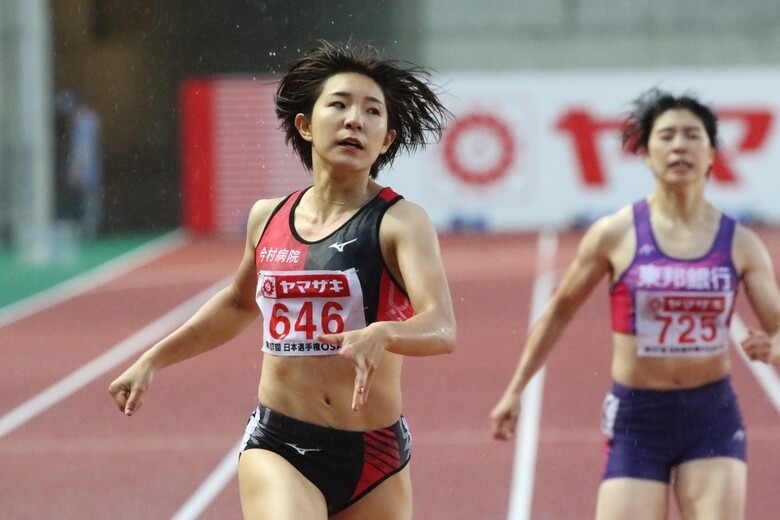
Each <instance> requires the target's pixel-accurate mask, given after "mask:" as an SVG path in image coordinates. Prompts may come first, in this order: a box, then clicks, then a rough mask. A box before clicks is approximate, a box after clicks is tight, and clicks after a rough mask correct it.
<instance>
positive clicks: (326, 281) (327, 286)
mask: <svg viewBox="0 0 780 520" xmlns="http://www.w3.org/2000/svg"><path fill="white" fill-rule="evenodd" d="M306 189H309V188H306ZM305 192H306V190H301V191H297V192H295V193H293V194H291V195H289V196H287V197H286V198H285V200H283V201H282V202H281V203H280V204H279V205H278V206H277V207H276V208H275V209H274V211H273V212H272V214H271V216H270V218H269V220H268V223H267V224H266V227H265V229H264V230H263V234H262V236H261V237H260V241H259V242H258V244H257V247H256V248H255V266H256V268H257V304H258V306H259V307H260V311H261V313H262V315H263V348H262V350H263V352H267V353H269V354H273V355H277V356H322V355H332V354H338V350H339V348H340V347H339V346H338V345H329V344H326V343H321V342H319V341H317V336H318V335H319V334H332V333H340V332H344V331H349V330H355V329H360V328H363V327H365V326H366V325H369V324H371V323H373V322H375V321H404V320H406V319H408V318H410V317H411V316H412V314H413V310H412V305H411V302H410V301H409V298H408V296H407V294H406V292H405V291H404V290H403V289H402V288H401V286H400V284H399V283H398V282H397V281H396V280H395V279H394V278H393V276H392V275H391V274H390V271H389V270H388V269H387V266H386V265H385V262H384V259H383V257H382V251H381V249H380V245H379V225H380V223H381V222H382V217H383V216H384V214H385V212H386V211H387V210H388V209H389V208H390V207H391V206H392V205H393V204H395V203H396V202H398V201H399V200H401V199H402V198H403V197H401V196H400V195H398V194H397V193H395V192H394V191H393V190H392V189H390V188H383V189H382V191H380V192H379V194H378V195H377V196H376V197H374V198H373V199H372V200H371V201H369V202H368V203H367V204H366V205H365V206H363V207H362V208H361V209H360V210H358V212H357V213H355V215H353V216H352V218H350V220H349V221H347V222H346V223H345V224H344V225H343V226H341V227H340V228H339V229H337V230H336V231H334V232H333V233H332V234H331V235H329V236H327V237H325V238H323V239H322V240H318V241H316V242H309V241H306V240H304V239H303V238H301V237H300V235H298V233H297V232H296V230H295V226H294V218H293V217H294V213H295V208H296V207H297V206H298V204H299V202H300V200H301V197H302V195H303V194H304V193H305Z"/></svg>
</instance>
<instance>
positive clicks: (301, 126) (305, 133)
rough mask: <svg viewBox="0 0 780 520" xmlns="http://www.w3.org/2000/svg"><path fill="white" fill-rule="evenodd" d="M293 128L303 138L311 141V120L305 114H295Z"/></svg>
mask: <svg viewBox="0 0 780 520" xmlns="http://www.w3.org/2000/svg"><path fill="white" fill-rule="evenodd" d="M295 128H296V129H297V130H298V133H299V134H301V137H303V139H304V140H306V141H309V142H311V121H309V120H308V118H307V117H306V116H305V115H303V114H298V115H296V116H295Z"/></svg>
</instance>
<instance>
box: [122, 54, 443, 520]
mask: <svg viewBox="0 0 780 520" xmlns="http://www.w3.org/2000/svg"><path fill="white" fill-rule="evenodd" d="M429 79H430V76H429V74H428V72H427V71H425V70H424V69H421V68H419V67H416V66H413V65H411V64H407V63H404V62H399V61H395V60H387V59H383V58H381V57H380V55H379V53H378V52H377V51H376V49H374V48H372V47H370V46H368V45H362V44H354V43H350V44H348V45H333V44H330V43H327V42H321V45H320V46H319V47H317V48H316V49H314V50H312V51H311V52H309V53H307V54H305V55H304V56H303V57H301V58H300V59H299V60H298V61H297V62H295V63H294V64H293V65H292V66H291V68H290V70H289V71H288V72H287V73H286V74H285V76H284V77H283V78H282V79H281V81H280V83H279V87H278V89H277V94H276V99H275V101H276V112H277V116H278V117H279V119H280V120H281V123H282V124H281V126H282V129H283V130H284V131H285V134H286V138H287V141H288V143H290V144H292V146H293V149H294V150H295V152H296V153H297V154H298V156H299V157H300V158H301V161H302V163H303V165H304V166H305V167H306V168H307V169H308V170H309V171H310V172H311V174H312V179H313V184H312V186H310V187H309V188H307V189H305V190H302V191H299V192H296V193H293V194H291V195H289V196H287V197H283V198H278V199H270V200H260V201H258V202H257V203H255V205H254V206H253V208H252V210H251V212H250V216H249V221H248V223H247V241H246V248H245V253H244V258H243V259H242V262H241V264H240V266H239V269H238V272H237V273H236V276H235V279H234V281H233V283H232V285H231V286H230V287H227V288H226V289H224V290H223V291H221V292H220V293H218V294H217V295H216V296H214V297H213V298H212V299H211V300H210V301H209V302H208V303H207V304H206V305H204V307H203V308H201V310H200V311H198V312H197V313H196V314H195V316H193V317H192V318H191V319H190V320H189V321H188V322H187V323H186V324H185V325H184V326H182V327H181V328H180V329H179V330H177V331H176V332H174V333H173V334H171V335H170V336H168V337H167V338H165V339H163V340H162V341H161V342H159V343H158V344H157V345H155V346H154V347H152V348H151V349H150V350H149V351H147V352H146V353H145V354H144V355H142V356H141V358H139V360H138V361H136V363H134V364H133V365H132V366H131V367H130V368H129V369H128V370H127V371H125V373H124V374H122V375H121V376H120V377H119V378H118V379H116V380H115V381H114V382H113V383H112V384H111V386H110V388H109V391H110V392H111V394H112V396H113V397H114V399H115V401H116V403H117V406H118V407H119V408H120V410H122V411H123V412H125V413H126V414H127V415H132V414H133V413H135V412H136V411H137V410H138V408H139V407H140V405H141V397H142V395H143V393H144V392H145V391H146V389H147V387H148V385H149V383H150V382H151V379H152V376H153V374H154V373H155V372H156V371H157V370H159V369H160V368H162V367H164V366H167V365H170V364H172V363H175V362H177V361H180V360H182V359H186V358H189V357H192V356H194V355H197V354H199V353H201V352H205V351H207V350H210V349H212V348H215V347H217V346H219V345H221V344H223V343H225V342H226V341H227V340H229V339H231V338H233V337H234V336H236V335H237V334H238V333H240V332H241V331H242V330H244V328H245V327H246V326H247V325H249V324H250V323H252V322H253V321H254V320H255V319H256V318H257V317H258V316H259V315H260V314H261V313H262V317H263V344H262V351H263V352H264V359H263V364H262V373H261V375H260V388H259V391H258V399H259V405H258V407H257V409H256V410H254V412H253V413H252V415H251V417H250V419H249V422H248V424H247V428H246V435H245V437H244V442H243V444H242V450H241V454H240V462H239V485H240V492H241V505H242V509H243V513H244V517H245V518H247V519H250V518H251V519H261V518H262V519H270V518H272V519H274V520H277V519H281V520H285V519H301V520H313V519H325V518H332V519H338V520H350V519H365V518H383V519H389V520H396V519H398V520H407V519H411V517H412V495H411V479H410V476H409V466H408V463H409V460H410V456H411V444H412V442H411V435H410V433H409V429H408V427H407V424H406V421H405V419H404V417H403V416H402V415H401V368H402V363H403V359H404V358H405V357H406V356H427V355H437V354H444V353H449V352H451V351H452V349H453V348H454V344H455V320H454V315H453V309H452V302H451V297H450V293H449V288H448V284H447V280H446V278H445V275H444V269H443V266H442V262H441V254H440V251H439V245H438V238H437V235H436V230H435V228H434V226H433V224H432V222H431V220H430V219H429V218H428V216H427V215H426V213H425V212H424V211H423V210H422V209H421V208H420V207H419V206H417V205H416V204H413V203H411V202H409V201H407V200H405V199H404V198H403V197H401V196H400V195H398V194H396V193H395V192H394V191H393V190H392V189H390V188H387V187H383V186H380V185H379V184H377V183H376V181H375V179H376V177H377V175H378V173H379V171H380V170H381V168H382V167H384V166H387V165H389V164H391V163H392V161H393V158H394V157H395V156H396V155H397V153H398V152H399V151H402V150H403V151H408V152H411V151H414V150H415V149H416V148H418V147H422V146H424V145H426V144H427V141H426V138H427V137H428V136H429V135H432V136H433V137H434V138H436V139H438V138H440V137H441V133H442V131H443V125H444V123H445V122H446V121H447V120H448V119H449V117H450V113H449V112H448V111H447V110H446V109H445V108H444V107H443V105H442V104H441V103H440V102H439V100H438V97H437V95H436V94H435V93H434V91H433V89H432V87H431V85H430V84H429ZM369 396H370V398H369Z"/></svg>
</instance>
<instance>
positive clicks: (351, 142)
mask: <svg viewBox="0 0 780 520" xmlns="http://www.w3.org/2000/svg"><path fill="white" fill-rule="evenodd" d="M339 146H347V147H350V148H355V149H357V150H362V149H363V143H361V142H360V141H359V140H357V139H354V138H352V137H348V138H346V139H343V140H341V141H339Z"/></svg>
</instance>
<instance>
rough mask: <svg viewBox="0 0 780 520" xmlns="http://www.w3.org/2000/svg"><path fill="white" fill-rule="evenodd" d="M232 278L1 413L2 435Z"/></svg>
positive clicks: (170, 325)
mask: <svg viewBox="0 0 780 520" xmlns="http://www.w3.org/2000/svg"><path fill="white" fill-rule="evenodd" d="M230 279H231V278H230V277H228V278H226V279H223V280H220V281H219V282H217V283H215V284H214V285H212V286H211V287H209V288H208V289H206V290H205V291H202V292H201V293H199V294H198V295H197V296H194V297H193V298H190V299H189V300H187V301H186V302H184V303H182V304H181V305H179V306H177V307H175V308H174V309H173V310H171V311H169V312H168V313H166V314H165V315H163V316H162V317H160V318H158V319H156V320H155V321H153V322H152V323H150V324H149V325H147V326H146V327H144V328H143V329H141V330H139V331H138V332H136V333H135V334H133V335H132V336H130V337H129V338H127V339H125V340H124V341H122V342H120V343H117V344H116V345H114V346H113V347H112V348H110V349H109V350H107V351H105V352H104V353H103V354H101V355H100V356H98V357H96V358H95V359H93V360H92V361H90V362H88V363H87V364H85V365H82V366H81V367H80V368H78V369H76V370H75V371H73V372H71V373H70V374H69V375H67V376H65V377H64V378H63V379H61V380H60V381H58V382H57V383H54V384H53V385H52V386H50V387H49V388H47V389H46V390H44V391H43V392H41V393H39V394H38V395H36V396H35V397H33V398H31V399H29V400H27V401H26V402H24V403H22V404H20V405H19V406H17V407H16V408H14V409H13V410H11V411H10V412H8V413H6V414H5V415H3V416H0V437H3V436H5V435H7V434H8V433H10V432H12V431H13V430H15V429H16V428H18V427H20V426H21V425H23V424H24V423H26V422H27V421H29V420H31V419H34V418H35V417H37V416H38V415H40V414H42V413H43V412H45V411H46V410H48V409H49V408H51V407H52V406H54V405H55V404H57V403H59V402H60V401H63V400H64V399H65V398H67V397H69V396H70V395H71V394H73V393H75V392H76V391H77V390H79V389H81V388H83V387H84V386H86V385H87V384H89V383H91V382H92V381H94V380H95V379H97V378H98V377H100V376H102V375H103V374H105V373H106V372H108V371H109V370H111V369H113V368H114V367H116V366H117V365H119V364H120V363H122V362H124V361H125V360H126V359H128V358H129V357H130V356H132V355H134V354H136V353H138V352H140V351H141V350H142V349H144V348H146V347H148V346H149V345H150V344H151V343H152V342H153V341H155V340H157V339H159V338H161V337H162V336H164V335H165V334H167V333H168V332H170V331H171V330H173V329H174V328H176V327H178V326H179V325H181V324H182V323H183V322H184V321H185V320H186V319H187V318H189V316H190V315H192V314H193V313H194V312H195V310H196V309H197V308H198V307H200V306H201V305H202V304H203V303H204V302H205V301H206V300H207V299H208V298H209V297H210V296H212V295H213V294H214V293H215V292H216V291H217V290H219V289H221V288H222V287H224V286H225V285H227V283H229V281H230Z"/></svg>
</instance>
